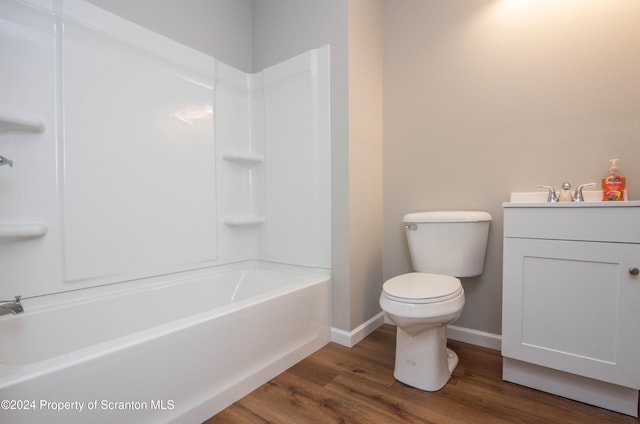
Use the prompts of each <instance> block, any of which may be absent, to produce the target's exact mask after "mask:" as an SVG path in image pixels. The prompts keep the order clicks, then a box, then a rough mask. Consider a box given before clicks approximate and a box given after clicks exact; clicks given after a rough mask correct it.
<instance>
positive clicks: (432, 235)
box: [380, 211, 491, 391]
mask: <svg viewBox="0 0 640 424" xmlns="http://www.w3.org/2000/svg"><path fill="white" fill-rule="evenodd" d="M490 221H491V215H490V214H489V213H487V212H479V211H439V212H417V213H410V214H407V215H405V216H404V219H403V222H404V227H405V233H406V236H407V241H408V244H409V252H410V254H411V263H412V266H413V270H414V271H416V272H410V273H407V274H402V275H398V276H396V277H393V278H391V279H389V280H387V281H386V282H385V283H384V285H383V287H382V293H381V295H380V307H381V308H382V310H383V311H384V313H385V315H386V317H387V318H388V319H389V320H391V322H393V323H394V324H396V325H397V337H396V359H395V369H394V373H393V375H394V377H395V378H396V380H398V381H401V382H402V383H404V384H407V385H409V386H412V387H416V388H418V389H421V390H427V391H436V390H440V389H441V388H442V387H443V386H444V385H445V384H446V383H447V381H448V380H449V377H451V373H452V372H453V370H454V369H455V367H456V365H457V364H458V356H457V355H456V354H455V352H453V351H452V350H451V349H448V348H447V335H446V326H447V325H449V324H451V323H453V322H454V321H455V320H456V319H458V317H459V316H460V314H461V313H462V307H463V306H464V290H463V289H462V285H461V284H460V280H459V279H458V278H457V277H472V276H475V275H480V274H481V273H482V270H483V268H484V257H485V252H486V247H487V236H488V234H489V223H490Z"/></svg>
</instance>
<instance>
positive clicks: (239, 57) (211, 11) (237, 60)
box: [88, 0, 253, 72]
mask: <svg viewBox="0 0 640 424" xmlns="http://www.w3.org/2000/svg"><path fill="white" fill-rule="evenodd" d="M88 1H89V2H91V3H93V4H95V5H96V6H98V7H101V8H102V9H105V10H108V11H110V12H112V13H114V14H116V15H118V16H121V17H123V18H125V19H128V20H130V21H132V22H135V23H137V24H138V25H142V26H144V27H146V28H148V29H150V30H152V31H155V32H157V33H159V34H162V35H164V36H166V37H169V38H172V39H174V40H176V41H178V42H180V43H182V44H185V45H187V46H189V47H192V48H194V49H196V50H199V51H201V52H203V53H206V54H209V55H211V56H213V57H215V58H216V59H219V60H221V61H222V62H224V63H226V64H228V65H231V66H233V67H235V68H238V69H240V70H242V71H244V72H252V69H253V65H252V62H251V61H252V44H251V43H252V19H251V4H252V0H181V1H175V0H135V1H131V0H88Z"/></svg>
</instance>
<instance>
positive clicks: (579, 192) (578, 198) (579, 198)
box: [573, 183, 596, 202]
mask: <svg viewBox="0 0 640 424" xmlns="http://www.w3.org/2000/svg"><path fill="white" fill-rule="evenodd" d="M595 185H596V183H587V184H580V185H579V186H578V187H576V192H575V193H574V195H573V201H574V202H584V196H583V195H582V189H583V188H584V187H593V186H595Z"/></svg>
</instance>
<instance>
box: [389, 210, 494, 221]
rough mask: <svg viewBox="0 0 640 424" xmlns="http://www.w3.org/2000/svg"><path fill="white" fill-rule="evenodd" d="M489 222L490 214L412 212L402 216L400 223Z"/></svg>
mask: <svg viewBox="0 0 640 424" xmlns="http://www.w3.org/2000/svg"><path fill="white" fill-rule="evenodd" d="M479 221H491V214H489V212H482V211H431V212H414V213H408V214H406V215H405V216H404V218H403V220H402V222H407V223H408V222H479Z"/></svg>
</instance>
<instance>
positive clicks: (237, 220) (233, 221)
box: [222, 215, 264, 227]
mask: <svg viewBox="0 0 640 424" xmlns="http://www.w3.org/2000/svg"><path fill="white" fill-rule="evenodd" d="M222 222H223V223H224V225H227V226H229V227H247V226H250V225H261V224H264V216H259V215H249V216H225V217H224V218H223V219H222Z"/></svg>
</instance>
